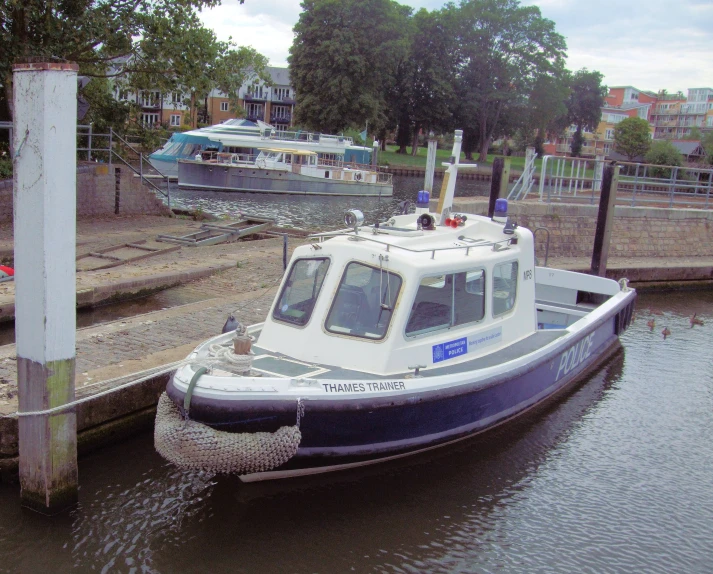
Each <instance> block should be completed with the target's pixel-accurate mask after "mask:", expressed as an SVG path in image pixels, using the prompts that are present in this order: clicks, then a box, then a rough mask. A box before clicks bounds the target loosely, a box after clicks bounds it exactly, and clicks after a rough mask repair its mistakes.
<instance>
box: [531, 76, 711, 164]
mask: <svg viewBox="0 0 713 574" xmlns="http://www.w3.org/2000/svg"><path fill="white" fill-rule="evenodd" d="M605 102H606V103H605V105H604V106H603V107H602V119H601V121H600V122H599V125H598V126H597V129H596V130H594V131H591V132H590V131H585V132H584V138H585V143H584V146H583V147H582V153H581V155H582V156H589V157H594V156H598V155H603V156H605V157H608V156H609V155H610V154H611V153H612V152H613V151H614V129H615V127H616V124H618V123H619V122H621V121H623V120H625V119H626V118H629V117H639V118H642V119H645V120H647V121H648V122H649V125H650V131H651V137H652V139H669V140H673V141H675V140H681V139H683V138H686V137H687V136H689V135H690V134H691V129H692V128H694V127H695V128H698V129H699V130H700V131H701V132H705V131H708V130H713V89H711V88H691V89H689V90H688V94H687V96H685V97H684V95H683V94H682V93H680V92H679V93H677V94H667V93H665V92H659V93H658V94H654V93H653V92H646V91H642V90H638V89H636V88H634V87H633V86H615V87H612V88H610V89H609V93H608V94H607V96H606V98H605ZM574 132H575V129H574V127H570V128H568V130H567V131H566V132H565V134H564V135H563V136H562V137H560V138H557V140H556V141H554V142H549V144H548V145H546V146H545V153H548V154H559V155H562V154H568V153H571V151H572V136H573V135H574ZM685 155H687V157H690V154H685Z"/></svg>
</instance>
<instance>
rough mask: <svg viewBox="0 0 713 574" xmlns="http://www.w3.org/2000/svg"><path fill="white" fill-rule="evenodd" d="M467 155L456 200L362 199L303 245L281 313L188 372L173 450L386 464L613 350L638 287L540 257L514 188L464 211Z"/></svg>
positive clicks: (507, 409) (260, 466) (235, 464)
mask: <svg viewBox="0 0 713 574" xmlns="http://www.w3.org/2000/svg"><path fill="white" fill-rule="evenodd" d="M456 134H457V135H456V143H455V145H454V150H453V154H452V155H453V157H455V158H458V157H459V155H460V153H459V152H460V135H459V133H458V132H456ZM460 167H461V168H462V167H463V166H460ZM458 168H459V166H458V164H457V162H456V163H454V164H450V166H449V168H448V169H449V171H450V172H451V175H450V177H449V179H448V181H449V183H448V187H447V189H446V190H445V192H444V193H445V197H444V202H443V205H444V207H443V209H442V211H441V213H432V212H430V211H429V208H428V202H427V198H426V197H424V196H423V195H421V197H420V198H419V199H421V201H420V202H419V203H418V204H417V205H418V206H419V207H417V209H416V213H414V214H403V215H398V216H394V217H392V218H391V219H389V220H388V221H386V222H382V223H380V224H374V225H366V224H364V222H363V220H362V217H361V215H360V214H359V213H358V212H354V211H352V212H348V213H347V215H346V217H345V223H347V225H348V228H347V229H344V230H341V231H336V232H330V233H323V234H317V235H315V236H313V239H314V241H313V242H312V243H311V244H309V245H304V246H301V247H298V248H297V249H295V251H294V254H293V256H292V260H291V262H290V266H289V268H288V270H287V272H286V273H285V276H284V278H283V281H282V284H281V286H280V289H279V291H278V294H277V296H276V298H275V301H274V302H273V304H272V307H271V309H270V311H269V314H268V316H267V319H266V320H265V322H264V323H262V324H259V325H254V326H252V327H249V328H248V329H247V332H245V333H242V332H240V331H238V332H230V333H226V334H223V335H220V336H218V337H215V338H213V339H210V340H209V341H206V342H205V343H203V344H202V345H200V346H199V347H197V348H196V349H195V351H194V352H193V353H191V355H190V356H189V357H188V359H187V360H186V362H185V364H184V365H183V366H182V367H180V368H179V369H178V370H177V372H176V373H175V375H174V376H173V377H172V379H171V381H170V382H169V384H168V387H167V390H166V393H165V394H164V395H163V396H162V398H161V400H160V402H159V408H158V414H157V424H156V431H155V442H156V447H157V450H158V451H159V452H160V453H161V454H162V455H163V456H164V457H166V458H167V459H168V460H170V461H172V462H174V463H176V464H178V465H180V466H184V467H189V468H204V469H207V470H213V471H217V472H233V473H235V474H238V475H239V476H240V477H241V479H242V480H243V481H255V480H266V479H273V478H285V477H291V476H300V475H305V474H315V473H320V472H327V471H334V470H341V469H346V468H350V467H354V466H360V465H364V464H372V463H376V462H381V461H386V460H389V459H392V458H396V457H402V456H406V455H410V454H413V453H417V452H421V451H424V450H427V449H431V448H435V447H439V446H443V445H446V444H449V443H452V442H454V441H458V440H462V439H465V438H468V437H470V436H472V435H474V434H477V433H480V432H483V431H485V430H488V429H490V428H492V427H494V426H496V425H499V424H502V423H504V422H506V421H509V420H511V419H513V418H514V417H516V416H518V415H520V414H522V413H524V412H526V411H527V410H529V409H530V408H532V407H534V406H536V405H538V404H539V403H541V402H542V401H544V400H546V399H548V398H550V397H552V396H553V395H555V394H556V393H558V392H559V391H561V390H563V389H565V388H566V387H568V386H570V385H571V384H572V383H574V382H575V381H576V380H578V379H580V378H581V377H582V376H583V375H584V374H585V373H586V372H587V371H589V370H591V369H592V368H594V367H596V366H597V365H599V364H600V363H601V362H602V361H604V360H605V359H606V358H607V357H608V356H609V354H610V353H611V351H612V350H613V349H614V348H615V346H616V344H617V341H618V336H619V335H620V334H621V333H622V332H623V331H624V330H625V329H626V328H627V327H628V325H629V322H630V321H631V317H632V313H633V308H634V302H635V299H636V292H635V291H634V290H632V289H629V288H628V287H627V286H626V281H622V282H621V283H617V282H616V281H613V280H610V279H605V278H601V277H595V276H591V275H587V274H582V273H574V272H569V271H563V270H558V269H549V268H544V267H538V266H537V265H536V262H535V254H534V251H535V250H534V240H533V235H532V233H531V232H530V231H529V230H528V229H525V228H522V227H517V226H516V225H515V224H514V223H513V222H511V221H510V220H509V219H508V218H507V213H506V211H507V208H506V202H505V200H498V202H499V205H498V207H497V208H496V216H495V217H493V218H492V219H491V218H487V217H482V216H477V215H464V214H452V213H451V212H450V209H449V207H450V205H451V203H452V198H453V193H454V185H455V175H456V174H457V170H458Z"/></svg>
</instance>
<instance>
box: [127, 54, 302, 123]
mask: <svg viewBox="0 0 713 574" xmlns="http://www.w3.org/2000/svg"><path fill="white" fill-rule="evenodd" d="M267 71H268V73H269V75H270V80H271V82H270V83H271V85H270V86H268V85H266V84H265V82H263V81H261V80H256V81H251V82H246V83H245V84H244V85H243V86H241V88H240V90H239V92H238V102H237V107H238V108H242V109H244V110H245V115H246V119H248V120H250V121H257V120H260V121H264V122H266V123H269V124H272V125H273V126H274V127H275V129H276V130H277V131H286V130H287V128H288V127H289V126H291V125H293V116H294V108H295V103H296V102H295V89H294V87H293V86H292V85H291V84H290V74H289V70H288V69H287V68H278V67H272V66H271V67H269V68H268V69H267ZM115 97H116V98H117V99H119V100H122V101H129V102H134V103H137V104H138V105H139V106H140V108H141V111H140V112H139V117H138V120H139V121H140V122H141V124H142V125H143V126H145V127H151V126H157V125H164V126H167V127H179V126H181V125H190V106H189V105H188V104H187V101H188V95H187V94H182V93H180V92H169V93H162V92H160V91H158V90H129V89H126V88H123V87H120V86H117V88H116V89H115ZM197 105H198V116H199V119H200V121H201V122H203V123H206V124H211V125H212V124H219V123H222V122H224V121H225V120H229V119H233V118H235V117H237V113H236V108H235V107H231V103H230V99H229V98H228V97H227V96H226V95H225V94H223V93H222V92H220V90H217V89H216V90H212V91H211V92H210V93H209V94H208V96H207V97H206V98H204V99H203V100H201V101H200V102H197Z"/></svg>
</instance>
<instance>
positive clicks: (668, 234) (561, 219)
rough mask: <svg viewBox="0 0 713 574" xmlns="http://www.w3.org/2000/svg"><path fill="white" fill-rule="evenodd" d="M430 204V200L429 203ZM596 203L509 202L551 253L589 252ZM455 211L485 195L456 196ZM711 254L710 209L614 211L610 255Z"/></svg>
mask: <svg viewBox="0 0 713 574" xmlns="http://www.w3.org/2000/svg"><path fill="white" fill-rule="evenodd" d="M432 207H433V203H432ZM597 209H598V207H597V206H596V205H564V204H547V203H535V202H532V203H531V202H511V203H510V205H509V214H510V216H511V217H512V218H513V219H514V220H515V221H516V222H517V224H518V225H522V226H524V227H527V228H528V229H530V230H534V229H536V228H537V227H546V228H547V229H548V230H549V232H550V248H549V255H550V257H591V255H592V245H593V243H594V232H595V228H596V224H597ZM453 210H454V211H455V212H459V211H462V212H465V213H476V214H480V215H486V214H487V212H488V201H487V200H475V199H456V200H455V201H454V205H453ZM545 238H546V235H545V233H538V235H537V254H538V256H542V255H544V252H545ZM711 255H713V211H711V210H702V209H667V208H660V207H622V206H617V207H616V210H615V212H614V229H613V231H612V237H611V246H610V248H609V256H610V257H669V258H676V257H704V256H711Z"/></svg>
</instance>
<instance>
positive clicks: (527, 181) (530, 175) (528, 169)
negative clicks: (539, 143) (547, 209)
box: [508, 147, 537, 201]
mask: <svg viewBox="0 0 713 574" xmlns="http://www.w3.org/2000/svg"><path fill="white" fill-rule="evenodd" d="M536 159H537V154H536V153H535V149H534V148H531V147H529V148H527V150H526V152H525V167H524V168H523V170H522V173H521V174H520V177H519V178H518V180H517V181H516V182H515V185H513V187H512V189H511V190H510V193H509V194H508V199H510V200H513V201H519V200H522V199H525V198H527V194H528V193H530V190H531V189H532V186H533V185H534V183H535V173H536V172H537V166H536V165H535V160H536Z"/></svg>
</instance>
